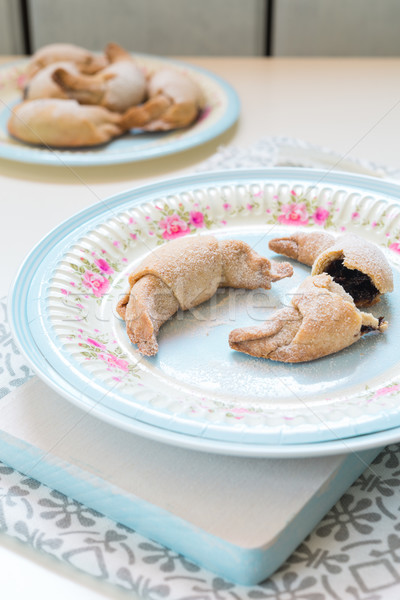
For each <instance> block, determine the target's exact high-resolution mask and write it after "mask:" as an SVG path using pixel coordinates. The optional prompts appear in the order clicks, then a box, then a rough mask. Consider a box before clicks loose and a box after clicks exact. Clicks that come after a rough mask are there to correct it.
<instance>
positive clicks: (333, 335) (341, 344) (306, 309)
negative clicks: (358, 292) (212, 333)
mask: <svg viewBox="0 0 400 600" xmlns="http://www.w3.org/2000/svg"><path fill="white" fill-rule="evenodd" d="M386 327H387V323H386V322H385V321H383V320H379V319H375V317H374V316H373V315H371V314H369V313H363V312H361V311H359V310H358V309H357V308H356V306H355V305H354V302H353V300H352V298H351V297H350V296H349V295H348V294H346V292H344V290H343V288H342V287H341V286H339V285H338V284H336V283H335V282H334V281H333V279H332V277H330V276H329V275H327V274H326V273H324V274H322V275H317V276H314V277H307V279H305V280H304V282H303V283H302V284H301V285H300V287H299V288H298V293H296V294H295V295H294V297H293V299H292V306H291V307H287V308H283V309H281V310H279V311H277V312H276V313H275V314H274V315H273V316H272V317H271V319H269V320H268V321H266V322H265V323H263V325H261V326H260V327H248V328H240V329H235V330H234V331H232V332H231V333H230V336H229V345H230V346H231V348H232V349H233V350H238V351H239V352H244V353H245V354H250V355H251V356H257V357H262V358H269V359H271V360H276V361H280V362H287V363H297V362H306V361H310V360H315V359H317V358H321V357H323V356H327V355H328V354H333V353H335V352H338V351H339V350H342V349H343V348H346V347H348V346H350V345H352V344H354V343H355V342H356V341H357V340H359V339H360V337H361V336H362V335H364V333H367V332H369V331H372V330H377V331H384V330H385V329H386Z"/></svg>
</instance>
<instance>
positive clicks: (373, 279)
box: [269, 232, 393, 306]
mask: <svg viewBox="0 0 400 600" xmlns="http://www.w3.org/2000/svg"><path fill="white" fill-rule="evenodd" d="M269 248H270V249H271V250H273V251H274V252H277V253H279V254H283V255H284V256H287V257H289V258H294V259H296V260H298V261H299V262H302V263H304V264H306V265H310V266H311V265H312V270H311V274H312V275H319V274H320V273H328V274H329V275H331V276H332V277H333V279H334V281H336V282H337V283H339V284H340V285H341V286H343V288H344V289H345V290H346V292H348V293H349V294H350V296H351V297H352V298H353V300H354V302H355V304H356V305H357V306H372V305H373V304H376V303H377V302H379V300H380V296H381V295H382V294H385V293H386V292H391V291H393V274H392V271H391V268H390V265H389V263H388V261H387V260H386V257H385V256H384V254H383V252H382V251H381V250H380V249H379V248H378V247H377V246H376V245H375V244H372V243H371V242H368V241H367V240H365V239H363V238H360V237H358V236H356V235H353V234H351V233H346V234H344V235H341V236H340V237H338V238H337V239H335V238H334V237H333V236H331V235H329V234H328V233H322V232H314V233H295V234H294V235H291V236H289V237H282V238H276V239H274V240H271V241H270V243H269Z"/></svg>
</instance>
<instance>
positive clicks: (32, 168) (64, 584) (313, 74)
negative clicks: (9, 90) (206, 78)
mask: <svg viewBox="0 0 400 600" xmlns="http://www.w3.org/2000/svg"><path fill="white" fill-rule="evenodd" d="M179 58H180V59H183V60H186V61H187V62H189V63H191V64H194V65H197V66H200V67H204V68H206V69H209V70H211V71H213V72H214V73H216V74H217V75H219V76H220V77H223V78H224V79H225V80H226V81H228V82H229V83H230V84H231V85H232V86H233V87H234V88H235V89H236V91H237V92H238V94H239V97H240V101H241V106H242V110H241V115H240V119H239V122H238V123H237V124H236V125H235V126H233V127H232V128H231V129H230V130H229V131H227V132H225V133H224V134H223V135H221V136H219V137H218V138H217V139H215V140H212V141H210V142H208V143H206V144H204V145H202V146H200V147H198V148H194V149H191V150H188V151H185V152H182V153H179V154H175V155H172V156H168V157H164V158H160V159H152V160H149V161H146V162H142V163H140V162H138V163H132V164H124V165H112V166H111V165H110V166H102V167H79V168H75V167H74V168H70V167H63V166H60V167H46V166H40V165H29V164H22V163H16V162H15V163H14V162H12V161H7V160H0V182H1V190H2V192H1V197H0V198H1V200H0V202H1V204H2V207H3V210H4V213H5V215H3V218H2V219H1V221H0V253H1V254H0V255H1V256H2V257H3V258H2V277H1V279H0V294H1V296H4V295H6V294H7V293H8V290H9V287H10V285H11V282H12V280H13V278H14V276H15V273H16V271H17V268H18V266H19V264H20V263H21V261H22V260H23V258H24V256H25V255H26V254H27V252H28V251H29V250H30V249H31V247H32V246H33V245H34V244H35V243H36V242H37V241H39V240H40V239H41V237H43V235H45V234H46V233H47V232H48V231H49V229H51V228H53V227H55V226H56V225H57V224H58V223H60V222H61V221H62V220H64V219H66V218H67V217H69V216H70V215H72V214H74V213H75V212H77V211H78V210H80V209H82V208H84V207H86V206H90V205H91V204H93V203H95V202H98V201H99V200H101V199H105V198H107V197H109V196H111V195H113V194H115V193H117V192H120V191H123V190H126V189H129V188H131V187H135V186H138V185H141V184H143V183H148V182H150V181H151V182H154V181H157V180H161V179H163V178H165V177H172V176H175V175H182V174H185V173H190V172H192V171H193V170H194V169H195V168H196V166H197V165H198V163H199V162H201V161H204V160H206V159H207V158H209V157H210V156H211V155H212V154H213V153H214V152H216V150H217V149H218V147H220V146H226V145H235V146H241V147H245V146H249V145H251V144H253V143H255V142H256V141H258V140H259V139H260V138H261V137H264V136H279V135H285V136H290V137H297V138H300V139H303V140H305V141H307V142H310V143H313V144H316V145H319V146H324V147H328V148H330V149H332V150H334V151H335V152H337V153H338V154H339V155H340V156H341V157H343V159H345V158H349V157H357V158H362V159H366V160H370V161H374V162H376V163H378V164H384V165H387V166H392V167H397V168H400V154H399V153H398V140H397V135H396V132H397V130H398V123H399V122H400V77H399V71H400V59H397V58H383V59H382V58H359V59H354V58H340V59H336V58H301V59H300V58H208V57H207V58H200V57H196V58H194V57H179ZM10 60H12V58H11V57H8V58H7V57H2V58H1V59H0V63H1V62H7V61H10ZM0 564H1V565H2V568H1V571H0V584H2V585H3V589H4V584H6V586H7V587H6V589H7V594H6V596H7V598H8V599H14V598H19V597H21V596H22V594H23V593H25V592H26V590H27V589H30V590H32V591H39V590H45V594H44V596H43V597H45V598H50V597H57V598H58V599H59V600H64V599H68V600H69V599H70V598H71V597H74V598H76V599H77V600H78V599H79V598H85V600H92V599H93V600H95V599H96V600H99V599H100V598H126V597H127V594H126V593H124V592H123V591H121V590H118V589H115V588H111V587H110V586H108V585H106V584H104V583H99V582H96V581H95V580H93V579H92V578H90V577H88V576H85V575H84V574H82V573H77V572H71V569H70V568H69V567H68V566H66V565H62V564H59V563H57V562H55V561H54V560H52V559H49V558H47V557H45V556H42V555H38V554H37V553H35V552H34V551H33V550H31V549H30V548H27V547H25V546H23V545H22V544H20V543H18V542H17V541H15V540H12V539H9V538H7V537H5V536H2V537H0ZM20 572H23V573H24V576H23V578H21V577H18V576H17V575H18V573H20ZM10 573H11V574H13V573H14V574H15V577H10ZM6 574H7V579H6V580H5V577H6ZM3 578H4V581H3ZM130 597H131V598H132V595H130Z"/></svg>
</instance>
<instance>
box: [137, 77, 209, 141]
mask: <svg viewBox="0 0 400 600" xmlns="http://www.w3.org/2000/svg"><path fill="white" fill-rule="evenodd" d="M148 94H149V100H148V101H147V102H145V103H144V104H143V105H141V106H137V107H133V108H132V109H131V110H130V111H129V112H128V113H127V119H129V122H130V128H131V129H133V128H135V127H137V128H141V129H143V130H145V131H168V130H170V129H178V128H182V127H187V126H188V125H190V124H191V123H193V121H195V120H196V119H197V117H198V115H199V113H200V110H201V109H202V108H203V105H204V97H203V93H202V91H201V89H200V87H199V86H198V85H197V83H196V82H195V81H193V80H192V79H191V78H190V77H189V76H188V75H186V74H185V73H183V72H181V71H178V70H177V69H170V68H162V69H160V70H158V71H156V72H155V73H154V74H153V75H152V76H151V77H150V79H149V82H148Z"/></svg>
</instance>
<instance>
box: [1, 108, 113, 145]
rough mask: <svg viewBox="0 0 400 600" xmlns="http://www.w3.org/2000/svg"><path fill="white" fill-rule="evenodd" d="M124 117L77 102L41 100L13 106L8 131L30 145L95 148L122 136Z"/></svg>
mask: <svg viewBox="0 0 400 600" xmlns="http://www.w3.org/2000/svg"><path fill="white" fill-rule="evenodd" d="M120 122H121V116H120V115H118V114H116V113H112V112H110V111H109V110H107V109H106V108H103V107H101V106H82V105H80V104H78V102H76V101H75V100H61V99H57V98H41V99H38V100H29V101H27V102H22V103H21V104H18V105H17V106H15V107H14V109H13V111H12V113H11V117H10V118H9V120H8V124H7V127H8V131H9V133H10V134H11V135H12V136H14V137H15V138H17V139H19V140H21V141H23V142H27V143H30V144H40V145H46V146H51V147H59V148H66V147H69V148H78V147H81V146H95V145H97V144H104V143H106V142H109V141H110V140H111V139H112V138H114V137H116V136H118V135H121V134H122V133H123V131H124V130H123V129H122V128H121V125H120Z"/></svg>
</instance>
